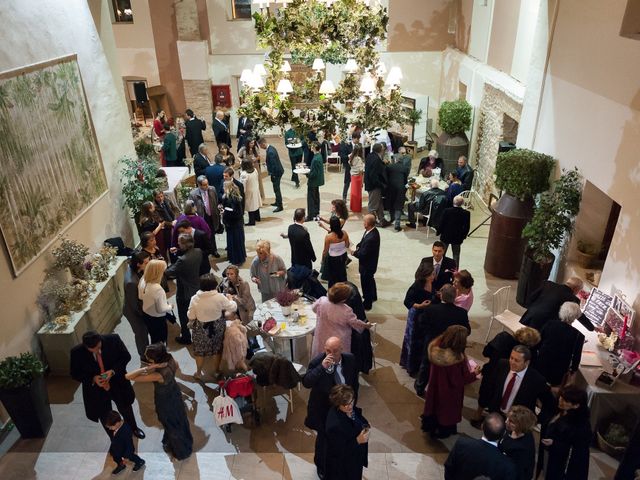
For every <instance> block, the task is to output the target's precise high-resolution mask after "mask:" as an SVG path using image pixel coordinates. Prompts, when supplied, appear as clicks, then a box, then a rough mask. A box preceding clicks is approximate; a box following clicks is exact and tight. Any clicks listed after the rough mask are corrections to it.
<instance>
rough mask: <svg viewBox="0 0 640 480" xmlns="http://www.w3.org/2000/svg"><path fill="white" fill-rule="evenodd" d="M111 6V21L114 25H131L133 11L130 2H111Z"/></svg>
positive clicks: (114, 0)
mask: <svg viewBox="0 0 640 480" xmlns="http://www.w3.org/2000/svg"><path fill="white" fill-rule="evenodd" d="M111 5H112V6H113V21H114V22H115V23H132V22H133V10H132V9H131V0H111Z"/></svg>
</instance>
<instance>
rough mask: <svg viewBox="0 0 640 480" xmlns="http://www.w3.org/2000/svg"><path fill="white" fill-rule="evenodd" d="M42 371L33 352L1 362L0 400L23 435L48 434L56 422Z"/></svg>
mask: <svg viewBox="0 0 640 480" xmlns="http://www.w3.org/2000/svg"><path fill="white" fill-rule="evenodd" d="M43 374H44V365H43V364H42V362H41V361H40V360H39V359H38V358H37V357H36V356H35V355H33V354H32V353H22V354H21V355H20V356H17V357H8V358H5V359H4V360H3V361H2V362H0V401H1V402H2V404H3V405H4V408H5V409H6V410H7V412H8V413H9V415H10V416H11V419H12V420H13V423H14V424H15V425H16V427H17V429H18V431H19V432H20V435H22V437H23V438H41V437H44V436H46V435H47V432H48V431H49V428H50V427H51V423H52V421H53V417H52V415H51V407H50V406H49V396H48V394H47V387H46V385H45V382H44V376H43Z"/></svg>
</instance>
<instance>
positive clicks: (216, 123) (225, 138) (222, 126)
mask: <svg viewBox="0 0 640 480" xmlns="http://www.w3.org/2000/svg"><path fill="white" fill-rule="evenodd" d="M212 127H213V134H214V136H215V137H216V142H217V144H218V148H220V144H222V143H224V144H225V145H226V146H227V147H229V150H231V134H230V133H229V127H228V126H227V124H226V122H225V121H224V112H223V111H221V110H217V111H216V114H215V116H214V118H213V124H212Z"/></svg>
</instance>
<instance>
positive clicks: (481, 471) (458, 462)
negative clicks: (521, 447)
mask: <svg viewBox="0 0 640 480" xmlns="http://www.w3.org/2000/svg"><path fill="white" fill-rule="evenodd" d="M504 431H505V425H504V420H503V419H502V417H501V416H500V415H499V414H497V413H492V414H490V415H488V416H487V418H485V419H484V422H483V423H482V439H481V440H478V439H475V438H469V437H462V436H461V437H459V438H458V440H456V443H455V444H454V445H453V448H452V449H451V452H450V453H449V456H448V457H447V460H446V461H445V462H444V478H445V480H473V479H474V478H477V477H478V478H479V477H481V476H483V475H485V476H487V477H488V478H490V479H491V480H512V479H514V478H517V477H516V470H515V467H514V465H513V462H512V461H511V460H510V459H509V457H507V456H506V455H504V454H503V453H502V452H501V451H500V449H499V448H498V442H499V441H500V440H501V439H502V437H503V435H504Z"/></svg>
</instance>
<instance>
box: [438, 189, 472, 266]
mask: <svg viewBox="0 0 640 480" xmlns="http://www.w3.org/2000/svg"><path fill="white" fill-rule="evenodd" d="M463 204H464V198H462V197H461V196H460V195H457V196H455V197H453V207H451V208H447V209H446V210H445V211H444V213H443V214H442V222H440V241H442V243H444V254H445V255H446V254H447V250H449V245H451V249H452V250H453V261H454V262H456V265H458V266H460V245H462V242H464V239H465V238H467V235H468V234H469V228H470V227H471V213H470V212H469V211H468V210H465V209H464V208H462V205H463Z"/></svg>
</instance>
